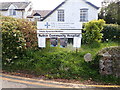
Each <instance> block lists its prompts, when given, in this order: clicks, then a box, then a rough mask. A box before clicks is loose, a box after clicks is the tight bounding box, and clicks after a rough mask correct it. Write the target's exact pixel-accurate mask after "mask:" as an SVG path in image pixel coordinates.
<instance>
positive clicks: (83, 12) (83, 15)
mask: <svg viewBox="0 0 120 90" xmlns="http://www.w3.org/2000/svg"><path fill="white" fill-rule="evenodd" d="M80 21H81V22H85V21H88V10H87V9H81V10H80Z"/></svg>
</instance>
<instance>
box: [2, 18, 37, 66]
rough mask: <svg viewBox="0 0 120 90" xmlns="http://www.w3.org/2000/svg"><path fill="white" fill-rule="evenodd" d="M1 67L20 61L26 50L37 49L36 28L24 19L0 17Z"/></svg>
mask: <svg viewBox="0 0 120 90" xmlns="http://www.w3.org/2000/svg"><path fill="white" fill-rule="evenodd" d="M1 31H2V50H3V52H2V59H3V66H4V65H7V64H8V65H11V64H12V63H14V62H15V60H17V59H21V58H22V57H23V55H24V54H25V49H26V48H37V35H36V26H35V24H34V23H33V22H29V21H27V20H24V19H16V18H12V17H6V16H1Z"/></svg>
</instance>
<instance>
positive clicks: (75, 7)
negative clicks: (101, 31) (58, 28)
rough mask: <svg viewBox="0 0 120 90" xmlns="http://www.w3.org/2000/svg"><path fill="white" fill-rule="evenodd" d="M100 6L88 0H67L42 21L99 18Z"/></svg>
mask: <svg viewBox="0 0 120 90" xmlns="http://www.w3.org/2000/svg"><path fill="white" fill-rule="evenodd" d="M98 9H99V7H97V6H95V5H93V4H92V3H90V2H88V1H86V0H65V1H64V2H62V3H61V4H60V5H58V6H57V7H56V8H55V9H54V10H52V11H51V12H50V13H49V14H47V15H46V16H45V17H44V18H43V19H42V21H50V22H51V21H52V22H88V21H91V20H97V19H98Z"/></svg>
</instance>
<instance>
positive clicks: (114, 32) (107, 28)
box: [102, 24, 120, 42]
mask: <svg viewBox="0 0 120 90" xmlns="http://www.w3.org/2000/svg"><path fill="white" fill-rule="evenodd" d="M102 33H103V41H108V40H109V41H119V42H120V25H115V24H105V25H104V28H103V31H102Z"/></svg>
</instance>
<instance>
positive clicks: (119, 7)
mask: <svg viewBox="0 0 120 90" xmlns="http://www.w3.org/2000/svg"><path fill="white" fill-rule="evenodd" d="M99 19H104V20H105V21H106V23H108V24H119V25H120V1H118V2H112V3H110V4H109V5H108V6H104V7H102V8H101V11H100V13H99Z"/></svg>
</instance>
